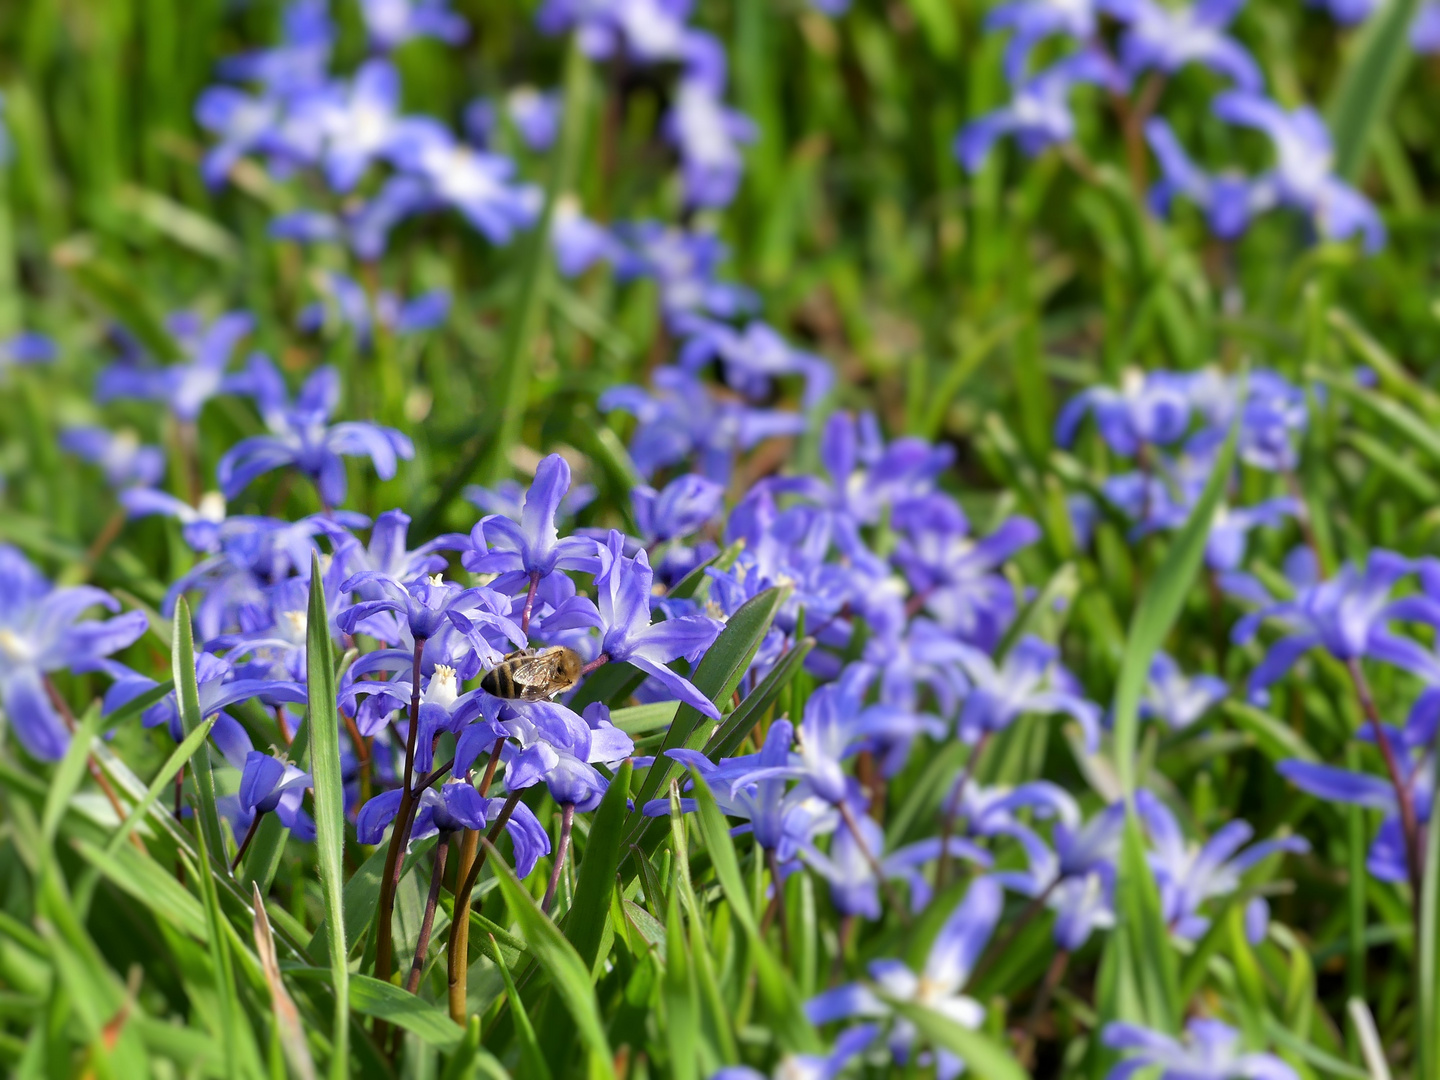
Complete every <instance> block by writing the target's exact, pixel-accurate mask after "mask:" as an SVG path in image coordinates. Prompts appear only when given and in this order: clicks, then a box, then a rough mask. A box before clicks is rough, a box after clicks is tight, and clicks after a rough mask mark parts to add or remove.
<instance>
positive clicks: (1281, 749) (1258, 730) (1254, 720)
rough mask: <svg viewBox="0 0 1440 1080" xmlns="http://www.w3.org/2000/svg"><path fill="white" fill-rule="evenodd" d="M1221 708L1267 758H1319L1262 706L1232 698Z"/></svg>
mask: <svg viewBox="0 0 1440 1080" xmlns="http://www.w3.org/2000/svg"><path fill="white" fill-rule="evenodd" d="M1223 708H1224V710H1225V715H1226V716H1228V717H1229V718H1230V719H1231V720H1233V721H1234V722H1235V726H1236V727H1238V728H1240V729H1241V730H1242V731H1245V732H1248V733H1249V734H1250V735H1252V736H1254V738H1255V742H1256V744H1257V745H1258V746H1259V747H1260V749H1261V750H1262V751H1263V752H1264V754H1265V756H1266V757H1268V758H1269V759H1270V760H1271V761H1284V760H1285V759H1286V758H1299V759H1300V760H1301V761H1319V760H1320V755H1319V754H1318V753H1317V752H1316V751H1315V749H1314V748H1313V747H1312V746H1311V745H1310V744H1309V743H1308V742H1306V741H1305V739H1304V738H1303V737H1302V736H1300V735H1299V734H1297V733H1296V732H1295V730H1294V729H1293V728H1291V727H1289V726H1288V725H1287V724H1285V723H1284V722H1283V721H1281V720H1279V719H1277V718H1276V717H1274V716H1271V715H1270V714H1269V713H1267V712H1265V711H1264V710H1263V709H1257V708H1256V707H1255V706H1254V705H1250V704H1248V703H1246V702H1243V701H1235V700H1233V699H1232V700H1229V701H1226V702H1225V704H1224V706H1223Z"/></svg>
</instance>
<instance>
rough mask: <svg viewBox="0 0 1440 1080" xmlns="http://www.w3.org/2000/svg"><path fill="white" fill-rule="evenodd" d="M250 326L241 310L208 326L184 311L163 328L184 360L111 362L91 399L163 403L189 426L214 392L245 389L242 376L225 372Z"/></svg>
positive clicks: (97, 382) (171, 318)
mask: <svg viewBox="0 0 1440 1080" xmlns="http://www.w3.org/2000/svg"><path fill="white" fill-rule="evenodd" d="M254 325H255V319H254V317H253V316H251V315H249V314H248V313H246V312H243V311H232V312H230V313H229V314H227V315H221V316H220V317H219V318H218V319H216V320H215V321H214V322H212V323H211V324H210V325H209V326H208V327H206V326H205V325H204V324H203V323H202V322H201V321H200V320H199V319H198V318H196V317H195V316H193V315H190V314H188V313H183V312H182V313H179V314H176V315H172V316H171V317H170V319H169V320H168V322H167V326H168V328H169V330H170V332H171V334H173V335H174V337H175V339H176V341H177V342H178V343H179V345H180V347H181V349H182V350H183V351H184V353H185V355H186V358H187V362H185V363H178V364H169V365H166V366H164V367H161V366H159V365H156V364H148V363H146V364H137V363H132V362H127V361H122V362H120V363H116V364H111V365H110V366H109V367H108V368H106V369H105V370H104V371H102V372H101V373H100V377H99V379H98V380H97V381H96V384H95V399H96V400H97V401H100V402H106V401H111V400H113V399H115V398H145V399H148V400H150V401H163V402H165V403H166V404H167V405H168V406H169V407H170V411H171V412H172V413H173V414H174V415H175V418H176V419H177V420H180V421H182V422H184V423H192V424H193V423H194V422H195V421H196V420H197V419H199V417H200V410H201V409H202V408H204V406H205V403H206V402H207V401H209V400H210V399H211V398H213V397H215V396H216V395H217V394H223V393H241V392H244V391H245V390H247V389H248V388H249V386H250V383H249V381H248V378H247V377H246V376H242V375H227V374H226V371H225V369H226V367H227V366H228V365H229V363H230V357H231V356H232V355H233V354H234V352H235V347H236V346H237V345H238V344H239V343H240V340H241V339H242V338H244V337H245V335H247V334H249V333H250V331H251V330H252V329H253V328H254Z"/></svg>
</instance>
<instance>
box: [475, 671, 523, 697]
mask: <svg viewBox="0 0 1440 1080" xmlns="http://www.w3.org/2000/svg"><path fill="white" fill-rule="evenodd" d="M480 689H482V690H484V691H485V692H486V693H487V694H493V695H494V696H495V697H498V698H513V697H516V696H517V695H516V693H515V679H514V676H513V675H511V673H510V665H509V664H497V665H496V666H495V667H493V668H491V669H490V670H489V671H487V672H486V673H485V676H484V677H483V678H482V679H481V680H480Z"/></svg>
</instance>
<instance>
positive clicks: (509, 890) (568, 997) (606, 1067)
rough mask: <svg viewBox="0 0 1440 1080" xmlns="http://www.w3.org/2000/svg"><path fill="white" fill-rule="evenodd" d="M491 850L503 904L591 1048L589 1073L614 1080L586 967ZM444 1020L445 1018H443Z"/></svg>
mask: <svg viewBox="0 0 1440 1080" xmlns="http://www.w3.org/2000/svg"><path fill="white" fill-rule="evenodd" d="M485 846H486V847H487V848H488V849H489V851H490V857H489V860H488V861H489V865H490V866H491V868H492V869H493V870H494V872H495V877H496V879H497V881H498V882H499V887H500V892H501V895H503V896H504V897H505V904H506V906H507V907H508V908H509V909H510V914H511V915H513V916H514V918H515V919H516V921H517V922H519V924H520V931H521V936H522V937H524V939H525V941H526V943H527V944H528V945H529V947H530V950H531V952H532V953H534V955H535V959H536V960H537V961H539V964H540V967H541V968H542V969H543V970H544V971H545V974H547V975H548V976H550V981H551V984H552V985H553V986H554V988H555V992H556V993H557V994H558V995H559V996H560V999H561V1000H562V1001H563V1002H564V1003H565V1008H566V1009H567V1010H568V1011H569V1013H570V1017H571V1019H572V1020H573V1021H574V1024H575V1027H576V1028H577V1029H578V1030H579V1032H580V1039H581V1041H582V1042H583V1043H584V1044H585V1046H586V1048H587V1050H588V1051H589V1054H590V1074H591V1075H592V1076H594V1075H596V1074H597V1073H598V1074H599V1075H600V1076H601V1077H605V1078H608V1080H615V1066H614V1058H613V1055H612V1054H611V1052H610V1043H609V1041H608V1040H607V1039H606V1036H605V1024H604V1021H603V1020H602V1019H601V1016H600V1005H599V1002H597V1001H596V1000H595V988H594V987H593V986H591V985H590V969H589V968H587V967H586V966H585V964H584V962H583V961H582V960H581V959H580V954H579V953H577V952H576V951H575V948H574V946H572V945H571V944H570V942H568V941H566V940H565V937H564V935H562V934H561V933H560V931H559V930H558V929H557V928H556V926H555V924H554V923H552V922H551V921H550V919H549V918H548V917H547V916H546V915H545V913H544V912H543V911H541V910H540V905H539V904H537V903H536V902H535V898H534V897H533V896H531V895H530V894H529V893H528V892H527V891H526V890H525V886H523V885H521V884H520V879H519V878H517V877H516V876H515V871H514V870H512V869H510V865H509V864H508V863H507V862H506V861H505V859H504V857H503V856H502V855H501V854H500V853H499V852H497V851H496V850H495V848H494V847H493V845H491V844H490V842H489V841H488V840H487V841H485ZM446 1022H447V1023H449V1021H448V1020H447V1021H446ZM450 1030H451V1031H454V1032H455V1033H456V1035H457V1036H458V1035H459V1034H460V1031H459V1029H458V1028H456V1027H455V1026H454V1025H453V1024H452V1025H451V1026H450Z"/></svg>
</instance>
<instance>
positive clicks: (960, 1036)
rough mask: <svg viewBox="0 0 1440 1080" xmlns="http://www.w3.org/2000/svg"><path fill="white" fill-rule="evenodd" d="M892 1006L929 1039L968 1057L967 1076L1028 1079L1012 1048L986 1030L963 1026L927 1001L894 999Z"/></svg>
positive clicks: (983, 1079) (994, 1079) (982, 1079)
mask: <svg viewBox="0 0 1440 1080" xmlns="http://www.w3.org/2000/svg"><path fill="white" fill-rule="evenodd" d="M891 1006H892V1007H893V1008H894V1010H895V1012H896V1013H898V1014H899V1015H900V1016H903V1017H904V1018H905V1019H906V1020H909V1021H910V1022H911V1023H912V1024H914V1025H915V1027H916V1028H918V1029H919V1031H920V1035H921V1036H922V1037H923V1038H924V1039H925V1041H926V1042H928V1043H930V1044H931V1045H932V1046H936V1047H939V1048H940V1049H942V1050H948V1051H950V1053H952V1054H954V1055H955V1056H956V1057H958V1058H960V1059H961V1060H962V1061H964V1062H965V1075H966V1076H973V1077H975V1078H976V1080H1026V1075H1025V1070H1024V1069H1022V1068H1021V1067H1020V1064H1019V1062H1017V1061H1016V1060H1015V1058H1014V1057H1013V1056H1012V1055H1011V1054H1010V1051H1008V1050H1006V1049H1005V1048H1004V1047H1003V1046H1001V1045H1000V1044H999V1043H997V1042H996V1041H995V1040H994V1039H992V1038H990V1036H989V1035H986V1034H985V1033H984V1032H981V1031H971V1030H970V1029H969V1028H967V1027H962V1026H961V1025H959V1024H957V1023H956V1022H955V1021H954V1020H951V1019H950V1018H949V1017H948V1016H944V1015H942V1014H941V1013H938V1012H936V1011H935V1010H934V1009H931V1008H928V1007H926V1006H924V1005H917V1004H915V1003H913V1002H908V1001H893V1002H891Z"/></svg>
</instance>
